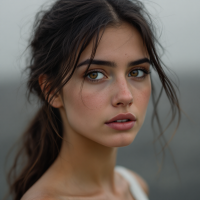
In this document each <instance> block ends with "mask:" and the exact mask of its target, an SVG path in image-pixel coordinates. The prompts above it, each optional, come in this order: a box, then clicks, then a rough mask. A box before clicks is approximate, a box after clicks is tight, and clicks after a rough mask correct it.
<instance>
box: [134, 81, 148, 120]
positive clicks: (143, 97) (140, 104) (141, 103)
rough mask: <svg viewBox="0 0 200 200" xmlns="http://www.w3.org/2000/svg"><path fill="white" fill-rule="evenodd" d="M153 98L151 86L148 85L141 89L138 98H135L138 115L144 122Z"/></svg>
mask: <svg viewBox="0 0 200 200" xmlns="http://www.w3.org/2000/svg"><path fill="white" fill-rule="evenodd" d="M150 96H151V85H150V84H148V85H147V86H145V87H143V88H142V89H141V88H140V90H139V91H137V96H135V106H136V109H137V112H138V115H139V116H140V118H141V119H142V121H144V118H145V115H146V110H147V106H148V103H149V99H150Z"/></svg>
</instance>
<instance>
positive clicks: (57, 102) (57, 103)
mask: <svg viewBox="0 0 200 200" xmlns="http://www.w3.org/2000/svg"><path fill="white" fill-rule="evenodd" d="M46 81H47V75H46V74H41V75H40V76H39V78H38V83H39V85H40V88H41V91H42V93H43V95H44V97H45V99H46V98H47V96H46V94H47V92H48V90H49V89H50V86H48V83H47V82H46ZM54 91H55V90H54ZM54 91H52V92H51V93H50V94H49V97H48V100H47V99H46V100H47V101H48V103H49V104H50V105H51V106H53V107H54V108H60V107H62V106H63V101H62V98H61V95H60V94H56V95H54V97H53V99H52V100H51V97H52V96H53V94H54ZM50 100H51V101H50ZM49 101H50V102H49Z"/></svg>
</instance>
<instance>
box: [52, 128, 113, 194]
mask: <svg viewBox="0 0 200 200" xmlns="http://www.w3.org/2000/svg"><path fill="white" fill-rule="evenodd" d="M67 133H68V134H64V135H65V136H64V138H63V143H62V148H61V151H60V154H59V156H58V158H57V160H56V162H55V164H56V166H57V167H58V166H59V172H60V174H61V176H62V177H63V178H64V179H65V180H67V181H65V182H66V183H67V182H68V183H70V184H69V185H71V183H72V182H74V183H75V182H76V184H78V185H81V187H82V186H84V185H85V186H86V185H87V188H89V189H90V190H91V188H93V191H95V190H96V191H99V190H104V191H105V190H109V191H114V190H115V189H114V188H115V187H114V173H113V172H114V167H115V162H116V153H117V148H111V147H105V146H103V145H101V144H98V143H96V142H94V141H92V140H90V139H88V138H85V137H84V136H82V135H80V134H77V133H74V132H73V133H72V134H70V131H67ZM66 135H67V136H66ZM67 185H68V184H67ZM88 186H89V187H88ZM79 189H80V187H79ZM84 191H85V189H84Z"/></svg>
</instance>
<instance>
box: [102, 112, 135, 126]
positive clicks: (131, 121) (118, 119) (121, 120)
mask: <svg viewBox="0 0 200 200" xmlns="http://www.w3.org/2000/svg"><path fill="white" fill-rule="evenodd" d="M135 122H136V117H135V116H134V115H132V114H131V113H125V114H119V115H117V116H115V117H113V118H112V119H110V120H109V121H107V122H106V123H105V124H106V125H107V126H109V127H110V128H112V129H115V130H129V129H131V128H132V127H133V126H134V125H135Z"/></svg>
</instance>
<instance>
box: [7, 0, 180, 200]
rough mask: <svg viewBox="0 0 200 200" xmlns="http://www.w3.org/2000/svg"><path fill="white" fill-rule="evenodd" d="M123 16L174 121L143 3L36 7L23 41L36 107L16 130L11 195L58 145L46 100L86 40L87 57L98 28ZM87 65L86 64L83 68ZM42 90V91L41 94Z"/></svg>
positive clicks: (58, 123)
mask: <svg viewBox="0 0 200 200" xmlns="http://www.w3.org/2000/svg"><path fill="white" fill-rule="evenodd" d="M123 22H127V23H129V24H130V25H132V26H134V27H135V28H136V29H137V30H138V31H139V33H140V35H141V37H142V39H143V42H144V44H145V46H146V48H147V51H148V54H149V56H150V61H151V65H152V68H153V69H154V70H155V72H157V74H158V76H159V78H160V81H161V85H162V89H161V91H160V95H161V93H162V92H163V90H164V91H165V93H166V95H167V97H168V99H169V102H170V104H171V110H172V118H171V121H170V123H171V122H172V121H173V120H174V118H175V117H176V116H177V115H178V124H179V121H180V116H181V115H180V107H179V101H178V98H177V95H176V91H175V87H174V85H173V83H172V81H170V80H169V78H168V77H167V75H166V73H165V71H164V69H163V67H165V65H164V63H163V62H162V61H161V59H160V56H159V54H158V48H159V47H162V46H161V45H160V44H159V42H158V39H157V35H156V31H155V27H154V25H153V22H152V20H151V18H150V15H149V14H148V12H147V11H146V9H145V7H144V5H143V3H142V2H140V1H138V0H57V1H55V3H54V4H53V5H52V6H51V7H50V8H49V9H48V10H43V11H40V12H38V13H37V15H36V19H35V22H34V26H33V31H32V33H33V34H32V36H31V39H30V44H29V46H28V47H29V49H30V55H31V58H30V59H29V63H28V66H27V68H26V69H27V70H28V74H29V76H28V83H27V86H28V98H30V95H31V94H36V95H37V96H38V98H39V100H40V103H41V108H40V109H39V111H38V112H37V114H36V115H35V117H34V119H33V120H32V122H31V123H30V125H29V126H28V128H27V129H26V131H25V132H24V134H23V135H22V140H21V141H22V146H21V149H20V150H19V152H18V154H17V156H16V158H15V161H14V164H13V166H12V168H11V170H10V172H9V174H8V180H9V185H10V194H12V195H13V199H14V200H19V199H21V197H22V196H23V194H24V193H25V192H26V191H27V190H28V189H29V188H30V187H31V186H32V185H33V184H34V183H35V182H36V181H37V180H38V179H39V178H40V177H41V176H42V175H43V174H44V172H45V171H46V170H47V169H48V168H49V167H50V165H51V164H52V163H53V162H54V161H55V159H56V157H57V156H58V154H59V151H60V149H61V144H62V136H63V132H62V120H61V116H60V113H59V110H58V109H57V108H53V107H51V106H50V104H49V102H50V101H52V100H53V98H54V97H55V95H56V94H57V93H59V92H61V91H62V87H63V86H64V85H65V84H66V83H67V82H68V81H69V80H70V78H71V77H72V76H73V73H74V71H75V70H76V66H77V63H78V60H79V58H80V55H81V53H82V52H83V51H84V49H85V48H86V47H87V45H88V44H89V43H90V42H91V41H93V51H92V54H91V60H92V59H93V58H94V56H95V52H96V49H97V47H98V43H99V41H100V40H101V36H102V34H103V31H104V30H105V29H106V28H107V27H109V26H118V25H120V24H121V23H123ZM102 30H103V31H102ZM159 49H160V48H159ZM89 67H90V65H88V68H87V70H88V69H89ZM86 73H87V71H86ZM41 74H45V75H46V77H47V78H46V81H45V82H44V83H43V84H44V89H43V91H42V90H41V87H40V85H39V83H38V78H39V76H40V75H41ZM47 87H48V89H47ZM152 87H153V84H152ZM152 89H153V90H152V98H153V104H154V105H153V106H154V112H153V118H152V119H153V120H155V122H157V125H158V127H159V130H160V133H159V135H157V136H156V138H157V139H161V137H160V136H163V130H162V127H161V126H160V121H159V117H158V113H157V105H158V101H159V99H160V95H159V96H158V97H157V98H155V93H154V88H152ZM44 91H47V92H46V93H45V95H44ZM52 93H53V95H52ZM161 145H162V147H165V146H166V145H167V141H166V140H165V142H164V143H163V142H161ZM21 158H24V159H25V160H24V162H23V167H22V168H21V169H20V170H19V169H18V167H17V166H18V162H19V160H20V159H21Z"/></svg>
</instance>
